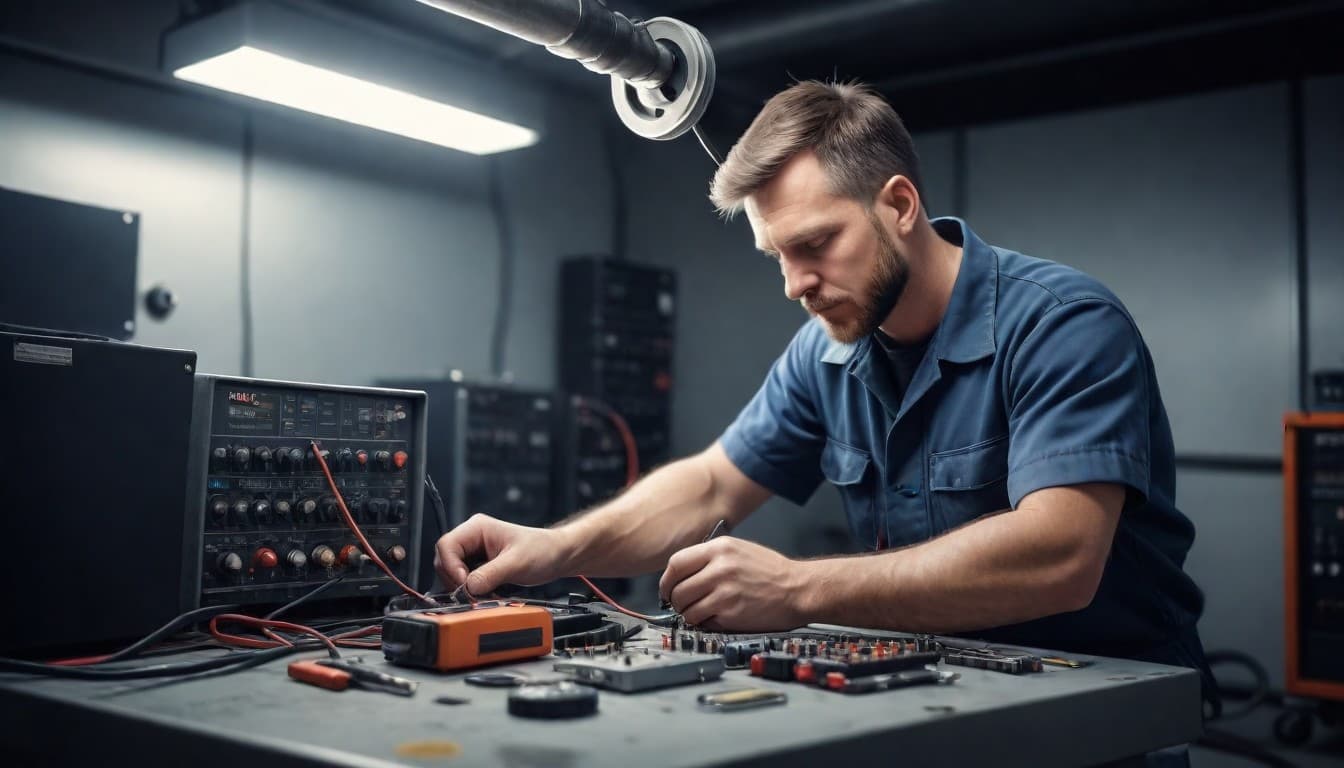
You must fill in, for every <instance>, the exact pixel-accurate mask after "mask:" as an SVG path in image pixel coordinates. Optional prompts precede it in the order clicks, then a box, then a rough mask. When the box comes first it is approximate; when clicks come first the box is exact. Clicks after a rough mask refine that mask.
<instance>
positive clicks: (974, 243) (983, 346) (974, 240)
mask: <svg viewBox="0 0 1344 768" xmlns="http://www.w3.org/2000/svg"><path fill="white" fill-rule="evenodd" d="M931 223H932V224H933V228H934V231H936V232H937V233H938V235H939V236H940V237H942V238H943V239H944V240H947V241H948V242H957V241H960V243H961V268H960V270H958V272H957V280H956V283H955V284H954V285H953V286H952V298H951V299H950V300H949V301H948V303H947V310H946V311H945V312H944V314H943V319H942V322H940V323H939V324H938V329H937V330H936V331H934V333H933V338H932V339H930V341H929V345H930V348H931V349H932V350H933V353H934V354H935V355H936V356H937V357H938V358H939V359H941V360H947V361H949V362H953V363H969V362H973V361H975V360H979V359H981V358H983V357H985V356H986V355H991V354H993V353H994V350H995V348H996V345H995V342H994V310H995V305H996V304H997V302H998V286H999V279H998V278H999V259H998V256H997V255H996V254H995V253H994V250H993V249H992V248H990V247H989V246H988V245H986V244H985V242H984V241H983V240H981V239H980V238H979V237H978V236H977V235H976V234H975V233H974V232H972V231H971V228H970V227H969V226H968V225H967V224H966V222H965V221H962V220H961V219H958V218H953V217H950V216H948V217H944V218H938V219H934V220H933V221H932V222H931ZM827 341H828V343H827V345H826V349H825V351H824V352H823V353H822V355H821V362H823V363H832V364H836V365H843V364H845V363H848V362H849V361H850V360H852V359H854V356H855V354H856V353H858V352H859V351H861V350H862V349H866V347H867V346H868V344H869V343H870V342H871V339H870V338H869V337H864V338H862V339H859V340H858V341H855V342H851V343H849V344H845V343H842V342H839V341H835V340H834V339H828V340H827Z"/></svg>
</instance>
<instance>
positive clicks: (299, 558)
mask: <svg viewBox="0 0 1344 768" xmlns="http://www.w3.org/2000/svg"><path fill="white" fill-rule="evenodd" d="M285 564H286V565H288V566H289V567H290V568H293V569H295V570H298V569H301V568H303V567H304V566H306V565H308V556H307V555H305V554H303V550H301V549H291V550H289V553H288V554H286V555H285Z"/></svg>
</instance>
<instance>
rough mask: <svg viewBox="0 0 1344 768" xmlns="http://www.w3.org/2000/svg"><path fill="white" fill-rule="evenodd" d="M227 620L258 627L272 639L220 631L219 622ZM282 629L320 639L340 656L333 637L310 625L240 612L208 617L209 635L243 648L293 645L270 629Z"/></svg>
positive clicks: (334, 653) (328, 648)
mask: <svg viewBox="0 0 1344 768" xmlns="http://www.w3.org/2000/svg"><path fill="white" fill-rule="evenodd" d="M221 621H228V622H232V623H234V624H242V625H243V626H245V627H252V628H254V629H259V630H261V631H262V632H263V633H265V634H266V635H267V636H268V637H271V638H273V639H272V640H258V639H256V638H254V637H243V636H242V635H233V634H229V633H228V632H222V631H220V629H219V626H218V625H219V622H221ZM273 629H282V630H284V631H286V632H293V633H296V634H301V635H310V636H312V637H315V638H317V639H318V640H321V641H322V644H323V645H325V646H327V650H329V651H330V652H331V653H332V655H334V656H340V654H341V652H340V651H339V650H338V649H337V648H336V643H335V642H333V639H332V638H330V637H327V636H326V635H324V634H322V633H321V632H318V631H317V630H316V629H313V628H312V627H305V626H304V625H302V624H291V623H290V622H288V621H275V620H274V619H258V618H256V617H254V616H244V615H243V614H241V613H221V614H219V615H218V616H215V617H214V618H212V619H210V635H211V636H212V637H214V638H215V639H217V640H219V641H220V642H223V643H228V644H229V645H237V646H241V647H243V648H277V647H279V646H286V647H291V648H292V647H293V646H294V644H293V643H291V642H290V641H288V640H286V639H285V638H283V637H280V636H279V635H277V634H275V633H274V632H272V631H271V630H273Z"/></svg>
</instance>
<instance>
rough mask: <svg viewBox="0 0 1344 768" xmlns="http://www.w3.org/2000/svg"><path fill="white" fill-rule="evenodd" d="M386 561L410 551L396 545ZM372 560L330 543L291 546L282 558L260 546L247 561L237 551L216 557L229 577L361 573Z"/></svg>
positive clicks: (396, 559) (401, 557) (354, 549)
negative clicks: (306, 547)
mask: <svg viewBox="0 0 1344 768" xmlns="http://www.w3.org/2000/svg"><path fill="white" fill-rule="evenodd" d="M382 559H383V562H385V563H387V564H388V565H389V566H392V565H395V564H397V563H400V562H402V561H403V560H405V559H406V548H405V547H403V546H402V545H400V544H393V545H392V546H390V547H388V548H387V549H386V551H384V552H383V558H382ZM369 561H370V559H369V556H368V555H366V554H364V551H363V550H361V549H360V548H359V547H357V546H355V545H354V544H346V545H345V546H343V547H341V548H340V549H339V550H337V549H335V548H334V547H330V546H328V545H326V544H319V545H318V546H316V547H313V550H312V552H311V553H306V552H304V551H303V550H302V549H300V548H298V547H291V548H290V549H288V550H286V551H285V553H284V555H283V556H282V555H280V554H278V553H277V552H276V550H275V549H274V548H272V547H257V548H256V549H255V550H253V551H252V553H251V555H250V556H248V557H247V559H246V560H244V556H243V555H240V554H238V553H237V552H233V551H224V552H220V553H219V554H217V555H216V556H215V570H216V571H217V572H218V573H219V574H220V575H222V576H225V577H236V576H241V575H242V573H243V570H244V568H246V570H247V572H248V573H249V574H256V573H259V572H260V573H265V572H268V571H271V570H274V569H276V568H283V569H287V570H289V571H291V572H295V573H302V572H304V571H306V570H307V569H308V567H309V566H310V565H312V566H314V567H317V568H323V569H326V570H328V571H330V570H333V569H335V568H337V567H344V568H348V569H351V570H359V569H360V568H362V567H364V565H365V564H366V563H368V562H369Z"/></svg>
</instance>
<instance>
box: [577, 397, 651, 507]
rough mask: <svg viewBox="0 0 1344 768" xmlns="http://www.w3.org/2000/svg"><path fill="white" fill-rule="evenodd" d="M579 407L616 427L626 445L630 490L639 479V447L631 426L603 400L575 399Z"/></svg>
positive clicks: (626, 483)
mask: <svg viewBox="0 0 1344 768" xmlns="http://www.w3.org/2000/svg"><path fill="white" fill-rule="evenodd" d="M575 399H576V400H577V401H578V403H577V404H578V405H579V406H581V407H587V408H590V409H592V410H594V411H597V412H598V413H601V414H602V415H603V416H606V417H607V420H608V421H610V422H611V423H612V424H614V425H615V426H616V431H617V432H619V433H620V435H621V442H622V443H625V487H626V488H629V487H630V486H632V485H634V484H635V481H636V480H638V479H639V445H638V444H636V443H635V433H634V432H631V431H630V424H629V422H627V421H626V420H625V417H624V416H621V414H619V413H617V412H616V409H615V408H612V407H611V406H609V405H607V404H606V403H604V402H602V401H601V400H595V399H593V398H591V397H578V398H575Z"/></svg>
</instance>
